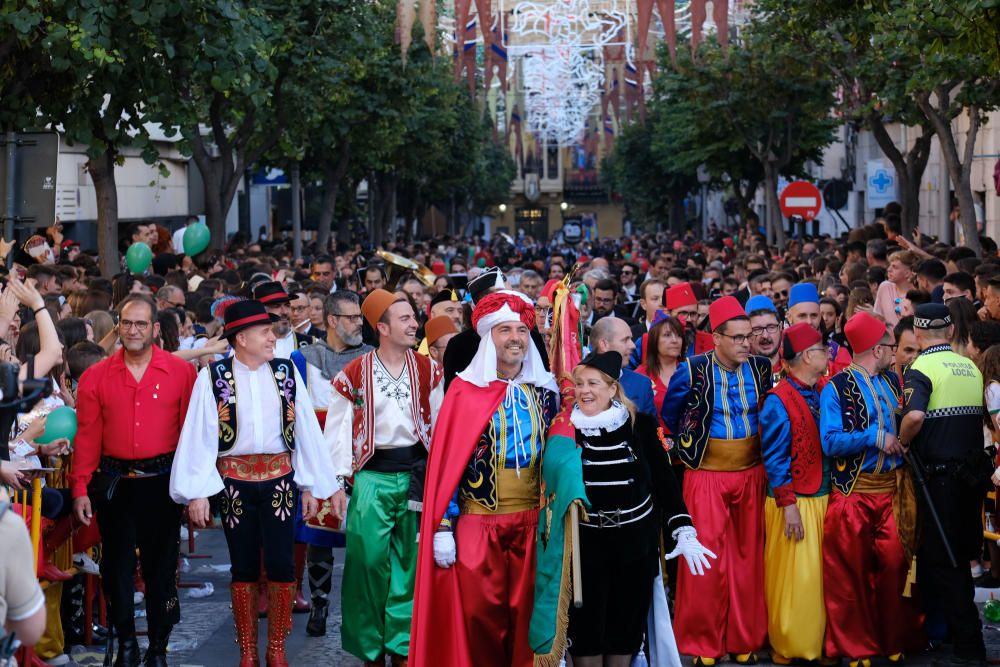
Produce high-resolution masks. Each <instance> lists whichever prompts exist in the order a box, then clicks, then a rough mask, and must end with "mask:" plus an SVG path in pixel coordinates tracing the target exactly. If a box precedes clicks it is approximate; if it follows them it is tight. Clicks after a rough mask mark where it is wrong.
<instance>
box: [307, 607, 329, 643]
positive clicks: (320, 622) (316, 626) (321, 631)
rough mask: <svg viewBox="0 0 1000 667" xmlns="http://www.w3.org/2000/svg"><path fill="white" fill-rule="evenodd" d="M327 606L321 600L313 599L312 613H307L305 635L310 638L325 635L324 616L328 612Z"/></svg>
mask: <svg viewBox="0 0 1000 667" xmlns="http://www.w3.org/2000/svg"><path fill="white" fill-rule="evenodd" d="M329 604H330V603H329V602H328V601H326V600H324V599H322V598H313V601H312V611H311V612H309V621H308V622H307V623H306V634H307V635H309V636H310V637H323V636H325V635H326V614H327V612H328V611H329Z"/></svg>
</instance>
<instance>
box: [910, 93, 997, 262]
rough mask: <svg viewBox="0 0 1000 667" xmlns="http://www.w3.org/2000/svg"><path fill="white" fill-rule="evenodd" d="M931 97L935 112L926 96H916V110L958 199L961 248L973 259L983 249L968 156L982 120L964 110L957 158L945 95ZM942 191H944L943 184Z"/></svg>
mask: <svg viewBox="0 0 1000 667" xmlns="http://www.w3.org/2000/svg"><path fill="white" fill-rule="evenodd" d="M934 94H935V96H936V97H937V104H938V107H937V108H935V107H934V105H932V104H931V101H930V93H922V94H919V95H917V97H916V101H917V106H919V107H920V110H921V111H922V112H923V113H924V115H925V116H927V119H928V120H929V121H930V122H931V124H932V125H933V126H934V129H935V131H936V132H937V136H938V143H939V145H940V146H941V155H942V157H944V163H945V166H946V167H947V168H948V175H949V176H950V177H951V182H952V183H953V184H954V185H955V196H956V197H957V198H958V211H959V213H958V219H959V224H960V225H961V226H962V231H963V232H964V233H965V245H966V246H967V247H969V248H971V249H972V250H974V251H975V253H976V256H977V257H982V256H983V248H982V246H981V245H980V244H979V230H978V229H977V228H976V206H975V199H974V198H973V196H972V177H971V176H972V156H973V155H974V153H975V145H976V136H977V135H978V134H979V125H980V123H981V120H982V119H981V118H980V116H979V108H978V107H976V106H970V107H968V108H967V109H966V112H967V113H968V114H969V132H968V134H967V135H966V137H965V150H964V151H963V155H961V156H960V155H959V153H958V142H956V141H955V133H954V132H952V128H951V118H950V117H949V116H948V115H947V113H948V108H949V106H950V105H949V95H948V92H947V91H944V90H941V89H939V90H936V91H934ZM942 187H944V185H943V184H942Z"/></svg>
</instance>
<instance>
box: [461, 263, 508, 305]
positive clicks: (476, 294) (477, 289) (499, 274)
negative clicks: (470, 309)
mask: <svg viewBox="0 0 1000 667" xmlns="http://www.w3.org/2000/svg"><path fill="white" fill-rule="evenodd" d="M503 287H504V275H503V271H501V270H500V269H499V267H496V266H491V267H490V268H488V269H486V270H485V271H483V272H482V273H480V274H479V275H478V276H476V277H475V278H473V279H472V280H470V281H469V295H470V296H471V297H472V302H473V303H479V300H480V299H481V298H483V297H484V296H486V295H487V294H489V292H490V290H492V289H503Z"/></svg>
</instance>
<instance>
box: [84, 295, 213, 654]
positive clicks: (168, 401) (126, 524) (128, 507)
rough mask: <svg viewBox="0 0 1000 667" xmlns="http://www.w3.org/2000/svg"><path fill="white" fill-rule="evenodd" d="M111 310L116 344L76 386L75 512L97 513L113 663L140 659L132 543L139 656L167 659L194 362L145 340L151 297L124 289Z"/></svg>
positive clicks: (87, 516)
mask: <svg viewBox="0 0 1000 667" xmlns="http://www.w3.org/2000/svg"><path fill="white" fill-rule="evenodd" d="M118 312H119V315H120V317H121V319H120V320H119V322H118V331H119V335H120V337H121V341H122V349H121V350H119V351H118V352H117V353H116V354H114V355H112V356H111V357H109V358H108V359H105V360H104V361H101V362H100V363H98V364H96V365H94V366H92V367H91V368H89V369H88V370H87V372H85V373H84V374H83V376H82V377H81V378H80V385H79V388H78V390H77V396H76V400H77V405H76V407H77V419H78V420H79V425H78V431H77V436H76V442H75V448H74V451H73V467H72V471H73V472H72V473H71V474H70V488H71V492H72V494H73V499H74V500H73V511H74V514H75V515H76V518H77V520H78V521H79V522H80V523H82V524H84V525H86V526H89V525H90V522H91V518H92V517H93V511H94V510H96V511H97V522H98V525H99V526H100V528H101V536H102V539H103V545H104V546H103V550H102V555H103V557H102V559H101V582H102V585H103V587H104V594H105V596H106V597H107V599H108V601H109V602H110V607H111V616H110V619H109V620H110V623H111V624H112V625H113V627H114V629H115V632H116V633H117V634H118V657H117V659H116V660H115V667H136V666H137V665H138V664H139V645H138V644H137V643H136V634H135V614H134V604H133V592H134V590H133V582H132V575H133V573H134V572H135V565H136V557H135V555H136V548H138V550H139V560H140V562H141V563H142V576H143V579H144V580H145V583H146V615H147V619H148V627H149V650H148V651H146V664H147V665H155V666H157V667H166V664H167V657H166V656H167V641H168V640H169V638H170V631H171V629H172V628H173V626H174V624H176V623H177V621H178V620H180V609H179V607H178V601H177V558H178V551H179V548H180V544H179V540H178V535H179V534H180V522H181V510H182V508H181V506H180V505H178V504H177V503H175V502H174V501H173V500H171V499H170V494H169V490H168V484H169V479H170V466H171V463H172V461H173V458H174V452H175V450H176V449H177V442H178V439H179V438H180V433H181V424H182V423H183V422H184V417H185V415H186V413H187V410H188V401H189V400H190V398H191V389H192V387H193V385H194V382H195V370H194V367H193V366H192V365H191V364H189V363H187V362H186V361H183V360H181V359H180V358H179V357H175V356H173V355H172V354H169V353H167V352H164V351H163V350H161V349H160V348H159V347H156V346H155V345H153V339H154V338H156V337H157V336H158V335H159V333H160V327H159V325H158V324H157V322H156V304H155V303H154V302H153V300H152V299H151V298H150V297H148V296H144V295H139V294H133V295H130V296H127V297H126V298H125V299H124V300H123V301H122V303H121V305H120V306H119V310H118ZM91 476H93V479H92V478H91ZM91 503H93V505H92V504H91Z"/></svg>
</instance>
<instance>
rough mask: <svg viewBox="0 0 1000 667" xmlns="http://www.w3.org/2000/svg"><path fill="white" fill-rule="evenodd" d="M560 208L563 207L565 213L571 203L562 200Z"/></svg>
mask: <svg viewBox="0 0 1000 667" xmlns="http://www.w3.org/2000/svg"><path fill="white" fill-rule="evenodd" d="M559 208H560V209H562V211H563V212H564V213H565V212H566V210H567V209H569V204H568V203H567V202H562V203H561V204H559Z"/></svg>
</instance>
